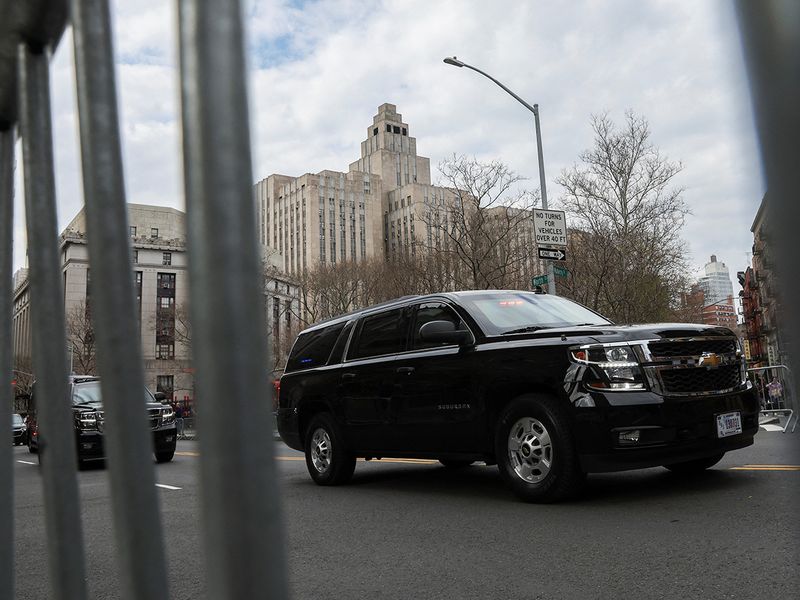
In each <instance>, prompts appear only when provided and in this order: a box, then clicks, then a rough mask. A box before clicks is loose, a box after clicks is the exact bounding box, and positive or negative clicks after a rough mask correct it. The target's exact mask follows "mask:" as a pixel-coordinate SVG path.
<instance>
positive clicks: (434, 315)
mask: <svg viewBox="0 0 800 600" xmlns="http://www.w3.org/2000/svg"><path fill="white" fill-rule="evenodd" d="M431 321H450V322H451V323H453V324H455V326H456V329H466V328H467V326H466V325H465V324H464V322H463V321H462V320H461V317H459V316H458V314H457V313H456V311H455V310H453V309H452V308H451V307H450V306H448V305H447V304H444V303H443V302H428V303H425V304H420V305H419V306H418V307H417V310H416V314H415V317H414V329H413V332H414V333H413V337H412V349H414V350H423V349H425V348H438V347H440V346H448V345H449V344H448V343H446V342H438V343H436V342H424V341H422V339H421V338H420V337H419V329H420V327H422V326H423V325H425V323H430V322H431Z"/></svg>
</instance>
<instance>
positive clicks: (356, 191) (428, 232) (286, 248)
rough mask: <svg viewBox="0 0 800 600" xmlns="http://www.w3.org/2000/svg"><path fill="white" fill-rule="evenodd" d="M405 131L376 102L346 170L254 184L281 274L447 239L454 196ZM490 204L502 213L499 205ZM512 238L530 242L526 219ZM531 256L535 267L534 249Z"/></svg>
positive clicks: (263, 230)
mask: <svg viewBox="0 0 800 600" xmlns="http://www.w3.org/2000/svg"><path fill="white" fill-rule="evenodd" d="M410 131H411V129H410V127H409V125H408V123H406V122H405V121H403V115H401V114H400V113H398V112H397V107H396V106H395V105H394V104H388V103H385V104H381V105H380V106H379V107H378V113H377V114H376V115H374V116H373V117H372V123H371V125H369V127H367V131H366V133H367V137H366V139H364V140H363V141H362V142H361V157H360V158H358V159H357V160H355V161H354V162H352V163H350V165H349V169H348V171H347V172H346V173H344V172H339V171H328V170H326V171H321V172H320V173H317V174H311V173H306V174H305V175H302V176H300V177H290V176H286V175H278V174H273V175H270V176H269V177H267V178H266V179H263V180H262V181H259V182H258V183H257V184H256V186H255V188H256V189H255V192H256V193H255V195H256V204H257V211H258V219H259V232H260V240H261V243H262V244H263V245H264V246H265V247H266V248H267V253H268V254H269V253H270V252H273V253H278V254H280V259H279V262H280V263H281V264H282V265H283V266H282V270H283V271H284V272H286V273H288V274H291V275H298V274H300V273H303V272H305V271H307V270H311V269H313V268H315V267H316V266H317V265H321V264H325V265H331V264H336V263H337V262H344V261H348V260H364V259H369V258H373V257H380V258H384V259H391V258H393V257H396V256H397V255H398V253H401V252H402V253H407V254H412V255H413V254H416V252H417V251H418V250H419V249H424V248H426V247H427V248H435V247H438V246H439V245H442V244H447V243H448V241H447V240H446V239H445V238H446V235H445V233H444V232H445V231H447V230H448V224H451V225H452V223H453V220H452V219H453V208H454V207H455V206H456V205H457V201H458V198H457V195H456V193H455V190H453V189H450V188H445V187H441V186H436V185H432V183H431V161H430V159H429V158H427V157H425V156H419V155H418V154H417V140H416V138H414V137H412V136H411V135H409V133H410ZM459 193H460V194H464V193H465V192H459ZM490 210H492V211H497V212H498V218H500V217H502V211H503V210H504V209H503V208H501V207H495V208H492V209H490ZM516 237H517V238H518V242H519V244H521V245H524V246H526V247H528V248H531V249H532V248H534V242H533V222H532V219H531V222H530V223H529V224H527V226H526V227H523V228H521V230H520V231H519V232H518V235H517V236H516ZM530 254H531V255H533V254H534V253H533V252H532V251H531V252H530ZM529 262H530V263H531V265H530V269H539V270H540V265H539V264H538V262H539V261H538V259H536V258H535V255H534V256H532V257H531V258H530V259H529Z"/></svg>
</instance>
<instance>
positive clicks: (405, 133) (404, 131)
mask: <svg viewBox="0 0 800 600" xmlns="http://www.w3.org/2000/svg"><path fill="white" fill-rule="evenodd" d="M403 135H408V131H406V128H405V127H403Z"/></svg>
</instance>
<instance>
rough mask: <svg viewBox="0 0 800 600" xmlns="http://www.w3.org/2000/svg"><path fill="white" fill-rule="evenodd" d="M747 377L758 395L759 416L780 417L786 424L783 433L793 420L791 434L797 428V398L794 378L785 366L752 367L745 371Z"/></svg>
mask: <svg viewBox="0 0 800 600" xmlns="http://www.w3.org/2000/svg"><path fill="white" fill-rule="evenodd" d="M747 373H748V377H749V378H750V381H751V382H752V383H753V387H754V388H755V390H756V394H757V395H758V402H759V405H760V407H761V408H760V414H761V415H764V416H775V415H782V416H783V417H784V418H785V419H786V422H785V423H784V426H783V430H782V431H783V433H786V430H787V429H788V428H789V425H790V424H791V422H792V418H794V419H795V422H794V425H793V426H792V433H794V430H795V428H796V427H797V410H796V407H797V397H796V395H795V390H794V377H793V376H792V372H791V371H790V370H789V367H787V366H786V365H772V366H769V367H754V368H752V369H747Z"/></svg>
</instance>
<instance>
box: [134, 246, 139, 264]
mask: <svg viewBox="0 0 800 600" xmlns="http://www.w3.org/2000/svg"><path fill="white" fill-rule="evenodd" d="M133 264H135V265H136V264H139V251H138V250H134V251H133Z"/></svg>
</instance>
